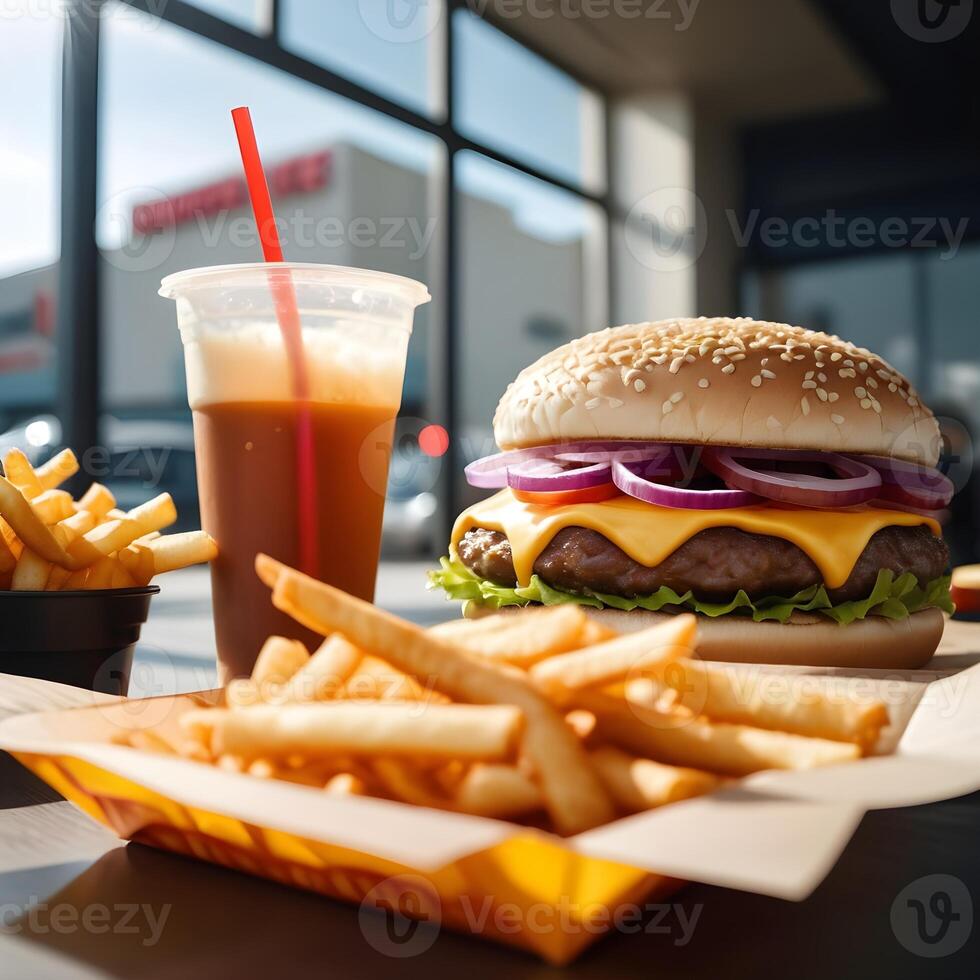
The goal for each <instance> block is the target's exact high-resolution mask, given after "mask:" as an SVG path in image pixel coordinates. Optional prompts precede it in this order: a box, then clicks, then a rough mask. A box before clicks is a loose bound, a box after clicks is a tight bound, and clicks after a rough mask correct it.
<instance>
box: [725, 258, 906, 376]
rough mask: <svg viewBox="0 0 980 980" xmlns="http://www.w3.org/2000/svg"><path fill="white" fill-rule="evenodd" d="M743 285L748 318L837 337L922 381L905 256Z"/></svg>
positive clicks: (777, 274)
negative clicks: (786, 324) (793, 325)
mask: <svg viewBox="0 0 980 980" xmlns="http://www.w3.org/2000/svg"><path fill="white" fill-rule="evenodd" d="M743 286H744V294H743V295H744V300H745V305H746V307H747V308H746V309H745V310H744V312H745V313H746V314H748V315H749V316H759V317H762V318H763V319H766V320H776V321H779V322H783V323H796V324H799V325H800V326H803V327H809V328H810V329H812V330H824V331H826V332H827V333H835V334H839V335H840V336H841V337H844V338H846V339H847V340H850V341H853V342H854V343H855V344H860V345H861V346H862V347H868V348H870V349H871V350H873V351H874V352H875V353H876V354H880V355H881V356H882V357H884V358H885V360H887V361H890V362H891V363H892V364H893V365H894V366H895V367H896V368H898V370H899V371H901V372H903V373H904V374H906V375H908V376H909V377H910V378H911V379H912V380H913V381H914V382H915V383H916V384H920V383H921V382H922V381H923V380H924V379H923V378H921V377H920V372H919V347H918V342H917V339H916V316H915V308H916V307H915V280H914V269H913V259H912V257H911V256H909V255H908V254H891V255H883V256H866V257H862V258H858V259H842V260H840V261H837V262H812V263H807V264H805V265H799V266H794V267H792V268H789V269H774V270H768V271H765V272H753V273H749V274H748V275H747V277H746V279H745V280H744V282H743Z"/></svg>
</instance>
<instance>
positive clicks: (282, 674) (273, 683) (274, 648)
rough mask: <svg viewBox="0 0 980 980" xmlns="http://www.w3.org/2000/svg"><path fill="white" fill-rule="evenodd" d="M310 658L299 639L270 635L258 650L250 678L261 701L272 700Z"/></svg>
mask: <svg viewBox="0 0 980 980" xmlns="http://www.w3.org/2000/svg"><path fill="white" fill-rule="evenodd" d="M309 659H310V652H309V650H307V649H306V647H305V646H304V645H303V644H302V643H301V642H300V641H299V640H288V639H286V637H284V636H270V637H269V638H268V639H267V640H266V641H265V643H264V644H262V649H261V650H260V651H259V655H258V657H257V658H256V660H255V666H254V667H253V668H252V676H251V678H250V680H251V681H252V683H253V684H254V685H255V688H256V690H257V691H258V694H259V699H260V700H262V701H265V700H272V699H273V696H274V695H276V694H277V693H278V692H279V691H280V690H281V689H282V688H283V687H284V686H285V684H286V683H287V682H288V681H289V679H290V678H291V677H292V676H293V674H295V673H296V671H298V670H300V669H301V668H302V667H304V666H305V665H306V664H307V663H308V662H309Z"/></svg>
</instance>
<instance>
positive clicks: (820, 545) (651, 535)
mask: <svg viewBox="0 0 980 980" xmlns="http://www.w3.org/2000/svg"><path fill="white" fill-rule="evenodd" d="M920 524H925V525H926V526H927V527H929V528H930V530H931V531H932V533H933V534H935V535H937V536H938V535H939V534H940V530H939V524H938V523H937V522H936V521H934V520H933V519H932V518H929V517H920V516H919V515H918V514H906V513H904V512H902V511H896V510H879V509H878V508H875V507H861V508H855V509H854V510H806V509H803V508H789V507H786V508H783V507H776V506H772V505H768V504H759V505H756V506H753V507H732V508H727V509H724V510H679V509H674V508H671V507H657V506H655V505H654V504H648V503H645V502H644V501H642V500H636V499H635V498H634V497H627V496H620V497H613V498H612V499H611V500H604V501H602V503H598V504H571V505H569V506H566V507H542V506H540V505H537V504H525V503H522V502H521V501H519V500H516V499H515V498H514V496H513V494H512V493H511V492H510V491H509V490H501V491H500V493H498V494H495V495H494V496H492V497H490V498H488V499H487V500H484V501H481V502H480V503H478V504H476V505H475V506H474V507H470V508H469V510H465V511H463V513H462V514H460V515H459V517H458V518H457V519H456V525H455V527H454V528H453V537H452V551H453V554H455V553H456V545H457V544H458V543H459V540H460V539H461V538H462V537H463V535H464V534H465V533H466V532H467V531H469V530H470V529H471V528H474V527H484V528H487V530H490V531H501V532H502V533H504V534H506V535H507V537H508V539H509V540H510V547H511V551H512V553H513V556H514V570H515V571H516V573H517V579H518V582H519V583H520V584H521V585H522V586H523V585H527V584H528V583H529V582H530V579H531V574H532V569H533V568H534V562H535V560H536V559H537V557H538V555H540V554H541V552H542V551H544V549H545V548H546V547H547V546H548V543H549V542H550V541H551V539H552V538H553V537H554V536H555V535H556V534H557V533H558V532H559V531H560V530H562V528H566V527H585V528H589V529H591V530H593V531H598V532H599V533H600V534H602V535H604V536H605V537H606V538H608V539H609V540H610V541H612V542H613V543H614V544H616V545H618V546H619V547H620V548H622V550H623V551H625V552H626V554H628V555H629V556H630V558H632V559H633V560H634V561H637V562H639V563H640V564H641V565H646V566H648V567H653V566H654V565H659V564H660V563H661V562H662V561H664V559H666V558H667V557H668V556H669V555H671V554H673V553H674V552H675V551H676V550H677V549H678V548H679V547H680V546H681V545H682V544H684V542H685V541H687V540H688V539H690V538H693V537H694V535H695V534H697V533H698V532H699V531H703V530H705V528H709V527H737V528H738V529H739V530H741V531H748V532H750V533H752V534H769V535H772V536H773V537H776V538H785V539H786V540H787V541H792V542H793V544H795V545H796V546H797V547H799V548H801V549H802V550H803V551H805V552H806V553H807V554H808V555H809V556H810V558H812V559H813V563H814V564H815V565H816V566H817V568H819V569H820V572H821V574H822V575H823V579H824V582H825V583H826V585H827V586H828V588H837V587H838V586H841V585H843V584H844V583H845V582H846V581H847V579H848V577H849V576H850V574H851V570H852V569H853V568H854V565H855V563H856V562H857V560H858V558H859V557H860V556H861V552H862V551H864V549H865V546H866V545H867V543H868V541H869V540H870V539H871V536H872V535H873V534H874V533H875V532H876V531H880V530H881V529H882V528H883V527H889V526H894V525H897V526H899V527H915V526H917V525H920Z"/></svg>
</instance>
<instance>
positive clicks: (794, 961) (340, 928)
mask: <svg viewBox="0 0 980 980" xmlns="http://www.w3.org/2000/svg"><path fill="white" fill-rule="evenodd" d="M5 770H6V767H5ZM9 775H10V773H9V771H5V777H7V776H9ZM22 784H23V785H22V792H23V799H24V801H25V804H26V805H34V804H36V803H37V801H38V799H39V794H40V793H44V792H45V791H44V790H43V789H42V788H39V787H38V786H37V785H32V784H33V779H32V777H29V776H28V774H27V773H24V779H23V780H22ZM4 795H5V805H6V806H7V807H10V806H13V805H16V804H15V802H14V797H13V795H12V793H11V792H10V787H9V784H8V786H7V788H6V789H5V793H4ZM978 831H980V794H974V795H972V796H967V797H963V798H961V799H957V800H950V801H948V802H945V803H937V804H931V805H929V806H920V807H912V808H908V809H900V810H890V811H878V812H874V813H870V814H868V815H867V816H866V817H865V818H864V821H863V822H862V824H861V826H860V828H859V830H858V832H857V834H856V835H855V837H854V838H853V840H852V841H851V843H850V845H849V846H848V848H847V850H846V852H845V854H844V855H843V857H842V858H841V860H840V862H839V863H838V865H837V866H836V868H835V869H834V870H833V871H832V872H831V874H830V875H829V877H828V878H827V879H826V880H825V881H824V883H823V884H822V885H821V886H820V887H819V888H818V889H817V890H816V892H815V893H814V894H813V895H812V896H811V897H810V898H809V899H807V900H806V901H804V902H800V903H792V902H783V901H779V900H776V899H769V898H763V897H761V896H757V895H748V894H745V893H741V892H735V891H731V890H728V889H724V888H712V887H707V886H702V885H689V886H687V887H686V888H684V889H683V890H681V891H680V892H678V893H676V894H675V895H673V896H672V897H671V898H669V899H667V900H666V901H665V904H668V905H670V906H671V907H670V908H669V910H666V911H662V912H656V913H655V912H654V911H653V910H651V912H650V913H649V914H648V915H647V917H646V921H645V923H644V925H643V931H641V932H640V933H639V934H629V935H619V934H613V935H611V936H609V937H607V938H605V939H602V940H600V941H599V942H598V943H597V944H596V945H595V946H593V947H592V948H591V949H589V950H587V951H586V952H585V954H584V955H583V956H582V957H581V958H580V959H579V960H578V961H576V962H575V963H574V964H573V965H572V966H570V967H565V968H563V969H558V968H554V967H549V966H546V965H544V964H543V963H541V962H539V961H538V960H536V959H535V958H533V957H531V956H529V955H527V954H525V953H521V952H517V951H512V950H509V949H506V948H503V947H500V946H496V945H493V944H491V943H487V942H482V941H478V940H474V939H471V938H467V937H463V936H459V935H455V934H452V933H449V932H442V933H440V934H438V935H433V936H432V938H433V940H434V941H433V942H432V944H431V946H428V948H426V949H424V951H422V952H420V953H418V954H417V955H414V956H410V957H407V958H393V957H392V956H390V955H386V954H385V953H384V952H379V951H378V950H377V949H375V948H374V946H372V944H371V943H369V942H368V940H367V939H366V938H365V935H364V933H363V932H362V929H361V927H360V922H359V917H358V911H357V909H355V908H354V907H351V906H347V905H343V904H341V903H338V902H333V901H329V900H327V899H323V898H319V897H317V896H314V895H308V894H305V893H302V892H298V891H293V890H290V889H287V888H284V887H280V886H277V885H274V884H270V883H268V882H266V881H262V880H259V879H256V878H251V877H248V876H246V875H242V874H238V873H236V872H232V871H226V870H223V869H221V868H217V867H214V866H211V865H208V864H204V863H201V862H197V861H194V860H191V859H186V858H180V857H175V856H171V855H169V854H166V853H163V852H158V851H154V850H152V849H150V848H146V847H142V846H140V845H138V844H130V845H128V846H117V847H113V848H111V849H110V850H108V851H106V853H104V854H103V855H102V856H101V857H99V858H97V859H95V860H92V861H84V862H73V863H68V864H59V865H54V866H50V867H45V868H32V869H29V870H24V871H14V872H8V873H7V874H2V875H0V905H3V904H4V903H11V904H13V905H14V906H16V905H17V904H18V903H25V902H31V901H33V902H34V903H35V904H37V903H41V905H42V906H46V907H47V908H46V909H45V910H44V912H43V914H40V915H37V916H35V917H33V920H32V918H31V917H30V916H28V915H24V914H22V915H20V916H19V917H17V918H14V917H13V915H11V914H8V915H7V916H6V918H5V921H4V927H3V929H4V932H6V933H7V935H6V936H5V937H4V941H3V942H2V944H0V975H2V976H4V977H18V978H19V977H35V976H36V977H58V978H62V977H64V978H72V977H75V976H79V977H83V976H106V975H108V976H112V977H127V978H128V977H212V978H223V977H228V978H236V980H239V978H241V977H262V976H268V977H275V978H279V977H292V976H307V977H308V976H338V977H374V976H377V977H392V976H398V977H399V978H400V980H409V978H412V977H416V976H418V977H426V978H430V977H432V976H451V975H460V974H462V973H463V972H464V971H465V974H466V975H467V976H469V977H473V978H476V977H484V976H486V977H490V976H499V975H504V974H506V975H508V976H515V977H545V976H551V975H558V974H567V975H569V976H575V977H607V976H628V977H633V976H636V977H685V978H692V977H711V978H717V977H759V976H767V975H769V976H773V977H794V978H799V977H820V978H828V977H865V978H870V977H888V978H905V977H908V978H911V977H930V978H935V977H957V978H959V977H962V978H971V977H976V976H978V975H980V955H978V954H980V932H978V929H977V928H976V926H975V924H974V922H973V914H974V913H973V910H972V909H971V908H970V907H969V903H968V902H967V901H966V900H965V899H964V898H963V894H962V893H963V892H965V893H966V894H968V895H970V896H972V901H974V902H975V901H976V900H977V898H978V897H980V845H978ZM935 875H943V876H953V878H955V879H956V881H958V882H959V883H961V884H960V886H959V888H957V886H955V885H953V886H950V884H949V882H948V880H947V879H945V878H944V879H940V880H939V881H938V884H937V883H936V879H934V878H933V879H932V880H930V876H935ZM913 883H918V884H917V885H913V889H912V891H906V890H907V889H908V888H909V886H910V885H912V884H913ZM903 891H905V893H906V895H910V896H912V897H918V898H920V900H924V901H925V902H926V903H927V907H928V903H929V899H930V897H931V895H932V894H933V893H934V892H935V891H946V893H947V894H950V896H951V899H952V906H951V909H950V911H951V912H952V914H953V915H954V916H955V915H959V916H960V919H959V920H958V921H955V922H952V923H950V924H949V925H948V929H947V931H946V933H945V935H943V936H942V938H941V939H940V940H939V941H938V942H936V943H935V944H934V945H931V946H930V945H928V944H926V948H927V951H928V952H929V953H931V954H934V955H931V956H923V955H920V953H919V952H913V951H910V949H909V948H907V947H912V949H913V950H914V949H920V948H921V942H922V941H921V940H920V939H919V937H918V936H917V935H916V934H915V932H916V931H917V930H915V928H914V926H913V925H911V924H910V922H909V920H908V919H907V918H905V917H903V918H902V919H901V920H900V923H899V925H898V927H897V928H896V927H893V925H892V908H893V905H894V904H895V903H896V900H897V899H899V896H900V894H901V893H903ZM93 905H97V906H105V907H107V908H108V909H109V910H110V912H109V917H110V919H112V920H113V922H114V927H113V931H112V933H111V934H106V933H105V932H99V931H95V930H86V929H85V928H78V927H73V920H72V918H71V913H70V912H69V913H67V918H66V919H65V920H64V925H63V926H62V928H60V929H59V928H56V922H55V916H56V915H57V914H62V915H64V914H65V913H57V912H56V909H57V908H59V907H67V908H68V909H72V910H85V909H86V908H89V907H91V906H93ZM678 906H680V908H679V909H678ZM5 907H6V906H5ZM942 911H943V917H944V918H946V919H948V918H949V916H948V915H946V914H945V911H944V910H942ZM124 915H128V916H130V917H131V918H130V921H128V922H125V923H124V922H123V916H124ZM682 923H685V924H686V928H682V925H681V924H682ZM691 923H693V928H692V927H691ZM116 926H118V927H119V928H118V929H116V928H115V927H116ZM99 928H104V927H103V926H102V924H101V923H100V924H99ZM422 928H423V929H428V928H430V927H422ZM925 929H926V936H927V938H928V937H931V938H934V939H935V938H936V937H937V936H940V934H941V932H942V923H941V922H940V921H939V920H934V919H931V917H930V918H928V919H927V921H926V923H925ZM964 935H966V936H967V938H966V941H965V943H963V944H962V945H959V944H960V942H961V939H962V938H963V936H964ZM685 937H686V940H687V941H685ZM416 941H417V940H416ZM418 945H422V946H427V945H428V944H427V942H421V943H418ZM957 945H959V948H958V949H956V950H955V951H953V950H952V949H951V947H953V946H957ZM413 948H414V947H413ZM52 954H53V955H52ZM8 971H10V972H8Z"/></svg>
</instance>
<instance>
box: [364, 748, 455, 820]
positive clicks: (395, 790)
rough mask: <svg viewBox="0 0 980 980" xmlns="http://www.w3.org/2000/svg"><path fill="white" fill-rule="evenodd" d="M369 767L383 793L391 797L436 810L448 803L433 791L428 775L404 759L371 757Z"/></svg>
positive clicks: (443, 808)
mask: <svg viewBox="0 0 980 980" xmlns="http://www.w3.org/2000/svg"><path fill="white" fill-rule="evenodd" d="M371 769H372V770H373V771H374V774H375V776H376V777H377V780H378V782H379V783H380V784H381V788H382V790H383V791H384V793H385V794H386V795H387V796H390V797H392V799H395V800H401V802H403V803H412V804H414V805H415V806H427V807H432V808H434V809H437V810H445V809H447V808H448V807H449V805H450V803H449V800H448V799H446V798H445V797H442V796H440V795H439V794H438V793H437V792H436V791H435V789H434V787H433V786H432V782H431V780H430V779H429V778H428V776H427V775H426V774H425V773H423V772H420V771H419V770H418V768H416V767H415V766H413V765H412V764H411V763H410V762H406V761H405V760H404V759H390V758H383V757H381V758H377V759H372V760H371Z"/></svg>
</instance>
